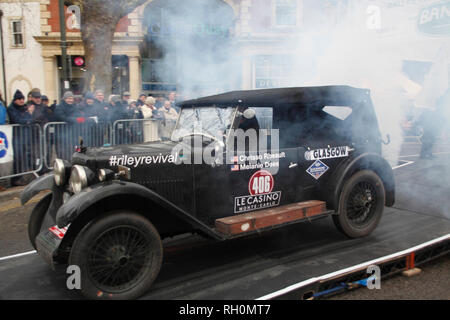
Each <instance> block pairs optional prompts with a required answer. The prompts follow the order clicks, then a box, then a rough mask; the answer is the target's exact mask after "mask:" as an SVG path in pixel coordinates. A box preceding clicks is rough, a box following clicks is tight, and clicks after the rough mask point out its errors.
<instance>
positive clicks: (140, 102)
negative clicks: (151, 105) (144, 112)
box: [136, 93, 147, 107]
mask: <svg viewBox="0 0 450 320" xmlns="http://www.w3.org/2000/svg"><path fill="white" fill-rule="evenodd" d="M146 99H147V95H146V94H145V93H141V94H140V95H139V98H138V100H137V103H136V106H137V107H142V106H143V105H145V100H146Z"/></svg>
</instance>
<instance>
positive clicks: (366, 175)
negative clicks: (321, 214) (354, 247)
mask: <svg viewBox="0 0 450 320" xmlns="http://www.w3.org/2000/svg"><path fill="white" fill-rule="evenodd" d="M384 203H385V190H384V185H383V182H382V181H381V179H380V177H379V176H378V175H377V174H376V173H375V172H373V171H370V170H362V171H358V172H357V173H355V174H354V175H353V176H351V177H350V179H348V180H347V181H346V182H345V184H344V186H343V188H342V191H341V195H340V198H339V211H338V215H335V216H333V221H334V224H335V225H336V227H337V228H338V230H339V231H341V232H342V233H344V234H345V235H346V236H347V237H349V238H359V237H365V236H367V235H369V234H370V233H371V232H372V231H373V230H374V229H375V228H376V227H377V225H378V223H379V222H380V219H381V216H382V214H383V210H384Z"/></svg>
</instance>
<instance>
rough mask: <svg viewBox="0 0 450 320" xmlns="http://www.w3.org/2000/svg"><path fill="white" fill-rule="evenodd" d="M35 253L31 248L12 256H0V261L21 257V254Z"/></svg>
mask: <svg viewBox="0 0 450 320" xmlns="http://www.w3.org/2000/svg"><path fill="white" fill-rule="evenodd" d="M35 253H37V251H36V250H33V251H28V252H23V253H18V254H14V255H12V256H6V257H0V261H4V260H9V259H14V258H19V257H23V256H28V255H30V254H35Z"/></svg>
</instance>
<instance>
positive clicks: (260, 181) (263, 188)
mask: <svg viewBox="0 0 450 320" xmlns="http://www.w3.org/2000/svg"><path fill="white" fill-rule="evenodd" d="M273 184H274V180H273V176H272V174H271V173H270V172H269V171H266V170H260V171H257V172H255V173H254V174H253V175H252V177H251V178H250V181H249V182H248V191H249V193H250V194H251V195H252V196H255V195H260V194H266V193H270V192H272V189H273Z"/></svg>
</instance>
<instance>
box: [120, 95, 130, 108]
mask: <svg viewBox="0 0 450 320" xmlns="http://www.w3.org/2000/svg"><path fill="white" fill-rule="evenodd" d="M130 98H131V94H130V93H129V92H128V91H125V92H124V93H122V101H121V103H122V107H123V109H126V108H128V102H129V101H130Z"/></svg>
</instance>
